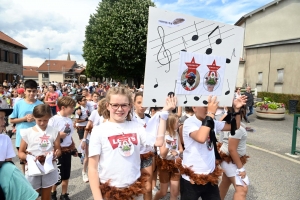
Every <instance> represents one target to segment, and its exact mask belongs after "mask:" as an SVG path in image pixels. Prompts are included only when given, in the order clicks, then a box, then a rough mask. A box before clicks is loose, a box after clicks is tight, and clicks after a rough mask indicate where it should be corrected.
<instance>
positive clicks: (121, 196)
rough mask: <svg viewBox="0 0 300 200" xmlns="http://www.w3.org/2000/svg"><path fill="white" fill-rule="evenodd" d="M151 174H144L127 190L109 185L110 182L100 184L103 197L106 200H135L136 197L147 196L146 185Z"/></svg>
mask: <svg viewBox="0 0 300 200" xmlns="http://www.w3.org/2000/svg"><path fill="white" fill-rule="evenodd" d="M148 177H149V174H147V173H142V174H141V177H140V178H138V179H137V180H136V181H135V182H134V183H133V184H131V185H130V186H129V187H127V188H122V189H119V188H117V187H114V186H110V185H109V181H107V182H106V183H101V184H100V189H101V193H102V196H103V198H104V199H105V200H127V199H128V200H133V199H134V198H135V197H136V196H139V195H141V194H145V193H146V190H145V185H146V182H147V179H148Z"/></svg>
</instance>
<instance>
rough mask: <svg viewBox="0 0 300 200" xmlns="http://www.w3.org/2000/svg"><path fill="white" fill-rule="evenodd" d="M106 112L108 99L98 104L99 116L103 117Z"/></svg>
mask: <svg viewBox="0 0 300 200" xmlns="http://www.w3.org/2000/svg"><path fill="white" fill-rule="evenodd" d="M105 110H106V99H105V98H104V99H101V100H100V101H99V102H98V110H97V111H98V114H99V116H102V115H103V112H104V111H105Z"/></svg>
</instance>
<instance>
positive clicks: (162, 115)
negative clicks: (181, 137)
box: [159, 111, 169, 120]
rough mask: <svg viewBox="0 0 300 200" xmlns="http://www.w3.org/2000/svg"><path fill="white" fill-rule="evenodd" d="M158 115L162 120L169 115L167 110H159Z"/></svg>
mask: <svg viewBox="0 0 300 200" xmlns="http://www.w3.org/2000/svg"><path fill="white" fill-rule="evenodd" d="M159 116H160V117H161V118H162V119H163V120H167V119H168V117H169V112H168V111H161V112H159Z"/></svg>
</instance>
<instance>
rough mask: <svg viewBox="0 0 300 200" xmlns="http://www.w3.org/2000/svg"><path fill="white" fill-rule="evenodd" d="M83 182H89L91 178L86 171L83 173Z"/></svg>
mask: <svg viewBox="0 0 300 200" xmlns="http://www.w3.org/2000/svg"><path fill="white" fill-rule="evenodd" d="M82 180H83V182H85V183H87V182H89V177H88V176H87V174H86V173H85V172H84V171H82Z"/></svg>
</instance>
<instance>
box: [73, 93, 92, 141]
mask: <svg viewBox="0 0 300 200" xmlns="http://www.w3.org/2000/svg"><path fill="white" fill-rule="evenodd" d="M76 100H77V103H78V104H79V105H80V106H79V107H78V108H77V110H76V112H75V119H76V128H77V134H78V136H79V140H82V138H83V135H84V130H85V127H86V125H87V123H88V118H89V116H90V115H91V111H90V110H89V107H88V106H87V100H86V98H85V96H77V97H76Z"/></svg>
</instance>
